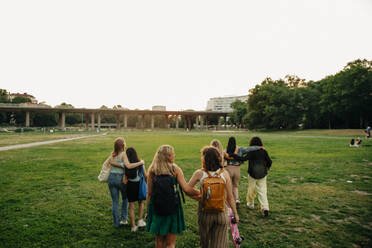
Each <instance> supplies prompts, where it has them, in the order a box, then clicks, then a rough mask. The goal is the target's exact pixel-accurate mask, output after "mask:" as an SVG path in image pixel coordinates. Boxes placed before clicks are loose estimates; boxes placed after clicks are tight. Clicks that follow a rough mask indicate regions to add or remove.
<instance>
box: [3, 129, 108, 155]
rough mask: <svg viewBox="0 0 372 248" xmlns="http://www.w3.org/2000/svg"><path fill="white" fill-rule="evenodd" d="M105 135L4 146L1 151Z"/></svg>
mask: <svg viewBox="0 0 372 248" xmlns="http://www.w3.org/2000/svg"><path fill="white" fill-rule="evenodd" d="M106 134H107V133H104V134H97V135H87V136H80V137H74V138H65V139H57V140H48V141H41V142H34V143H28V144H19V145H12V146H3V147H0V151H8V150H13V149H22V148H29V147H33V146H41V145H49V144H54V143H59V142H65V141H71V140H78V139H85V138H91V137H97V136H103V135H106Z"/></svg>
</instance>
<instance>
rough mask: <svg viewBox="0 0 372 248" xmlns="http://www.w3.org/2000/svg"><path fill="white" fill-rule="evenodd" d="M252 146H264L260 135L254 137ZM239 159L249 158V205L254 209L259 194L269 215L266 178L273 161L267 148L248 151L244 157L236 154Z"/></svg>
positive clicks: (263, 210) (259, 199) (263, 208)
mask: <svg viewBox="0 0 372 248" xmlns="http://www.w3.org/2000/svg"><path fill="white" fill-rule="evenodd" d="M249 145H250V146H263V143H262V141H261V139H260V138H259V137H253V138H252V139H251V141H250V144H249ZM234 158H235V159H237V160H242V161H246V160H249V165H248V192H247V197H246V199H247V207H248V208H250V209H254V199H255V197H256V194H257V195H258V202H259V203H260V205H261V210H262V212H263V214H264V215H265V216H268V215H269V202H268V200H267V187H266V178H267V172H268V170H269V169H270V167H271V164H272V161H271V159H270V157H269V154H268V153H267V151H266V150H265V149H260V150H257V151H251V152H248V153H247V154H246V155H244V156H243V157H242V158H239V156H236V157H235V156H234Z"/></svg>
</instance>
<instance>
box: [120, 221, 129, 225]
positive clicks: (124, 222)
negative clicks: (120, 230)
mask: <svg viewBox="0 0 372 248" xmlns="http://www.w3.org/2000/svg"><path fill="white" fill-rule="evenodd" d="M127 224H128V221H127V220H121V221H120V225H127Z"/></svg>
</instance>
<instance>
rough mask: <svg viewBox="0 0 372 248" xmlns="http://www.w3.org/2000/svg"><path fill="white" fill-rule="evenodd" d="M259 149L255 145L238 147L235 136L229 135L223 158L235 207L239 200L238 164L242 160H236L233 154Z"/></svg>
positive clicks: (237, 154) (239, 154) (241, 154)
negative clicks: (230, 183)
mask: <svg viewBox="0 0 372 248" xmlns="http://www.w3.org/2000/svg"><path fill="white" fill-rule="evenodd" d="M259 149H261V147H258V146H255V147H239V146H237V145H236V140H235V137H230V138H229V141H228V144H227V148H226V152H225V153H224V158H225V159H226V167H225V169H226V170H227V172H228V173H229V174H230V177H231V181H232V187H233V194H234V199H235V203H236V206H237V208H239V205H240V200H239V189H238V186H239V180H240V165H241V164H242V163H244V161H243V160H240V161H239V160H237V159H235V158H234V157H233V155H236V156H235V157H237V156H239V157H242V156H243V155H244V154H246V153H247V152H249V151H256V150H259Z"/></svg>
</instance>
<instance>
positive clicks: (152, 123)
mask: <svg viewBox="0 0 372 248" xmlns="http://www.w3.org/2000/svg"><path fill="white" fill-rule="evenodd" d="M154 127H155V116H154V115H151V129H154Z"/></svg>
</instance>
